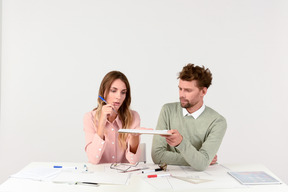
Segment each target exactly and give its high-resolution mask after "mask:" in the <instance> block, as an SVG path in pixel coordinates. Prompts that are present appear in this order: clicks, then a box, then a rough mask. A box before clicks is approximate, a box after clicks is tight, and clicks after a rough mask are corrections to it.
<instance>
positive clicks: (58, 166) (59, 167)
mask: <svg viewBox="0 0 288 192" xmlns="http://www.w3.org/2000/svg"><path fill="white" fill-rule="evenodd" d="M53 168H55V169H69V170H77V167H64V166H61V165H54V166H53Z"/></svg>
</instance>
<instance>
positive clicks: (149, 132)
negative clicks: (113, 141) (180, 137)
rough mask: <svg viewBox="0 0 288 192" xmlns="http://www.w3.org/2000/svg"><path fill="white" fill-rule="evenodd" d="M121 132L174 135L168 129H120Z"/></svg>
mask: <svg viewBox="0 0 288 192" xmlns="http://www.w3.org/2000/svg"><path fill="white" fill-rule="evenodd" d="M118 132H119V133H139V134H151V135H172V134H171V133H168V130H149V129H119V131H118Z"/></svg>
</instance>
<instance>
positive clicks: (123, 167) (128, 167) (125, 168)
mask: <svg viewBox="0 0 288 192" xmlns="http://www.w3.org/2000/svg"><path fill="white" fill-rule="evenodd" d="M110 169H115V170H118V171H121V172H123V173H126V172H131V171H139V170H143V169H148V167H147V166H146V164H143V165H141V164H140V163H139V162H137V163H136V164H129V163H112V164H111V165H110Z"/></svg>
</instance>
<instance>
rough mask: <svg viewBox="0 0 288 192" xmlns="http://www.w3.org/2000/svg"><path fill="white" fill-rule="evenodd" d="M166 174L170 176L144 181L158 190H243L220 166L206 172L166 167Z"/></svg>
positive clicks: (212, 167) (186, 167)
mask: <svg viewBox="0 0 288 192" xmlns="http://www.w3.org/2000/svg"><path fill="white" fill-rule="evenodd" d="M166 172H167V173H170V174H171V176H167V177H157V178H147V176H145V175H143V179H144V181H146V182H147V183H149V184H150V185H152V186H153V187H155V188H156V189H158V190H176V189H177V190H188V189H216V188H217V189H220V188H223V189H224V188H226V189H229V188H244V187H245V186H243V185H241V184H240V183H239V182H237V181H235V179H233V178H232V177H231V176H229V175H228V174H227V169H225V168H224V167H223V166H221V165H220V164H216V165H213V166H209V167H208V168H207V170H206V171H203V172H199V171H195V170H194V169H193V168H191V167H189V166H172V165H168V167H167V171H166Z"/></svg>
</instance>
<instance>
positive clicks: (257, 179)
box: [228, 171, 281, 185]
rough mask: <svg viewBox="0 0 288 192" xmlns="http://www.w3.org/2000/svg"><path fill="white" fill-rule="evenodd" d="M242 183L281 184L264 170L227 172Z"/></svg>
mask: <svg viewBox="0 0 288 192" xmlns="http://www.w3.org/2000/svg"><path fill="white" fill-rule="evenodd" d="M228 174H230V175H231V176H232V177H234V178H235V179H236V180H237V181H239V182H240V183H241V184H243V185H269V184H270V185H272V184H281V182H280V181H278V180H277V179H275V178H274V177H272V176H271V175H268V174H267V173H266V172H264V171H246V172H239V171H237V172H232V171H230V172H228Z"/></svg>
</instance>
